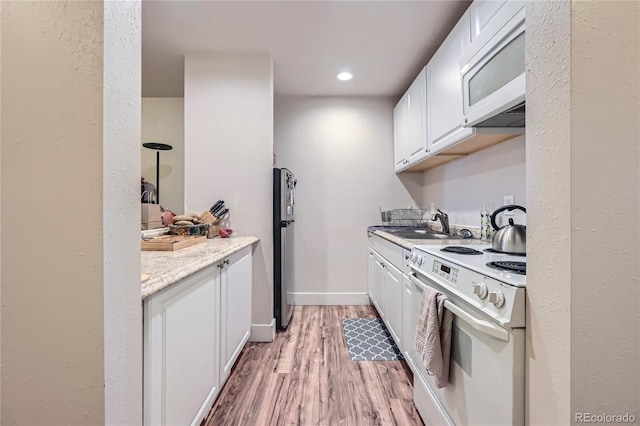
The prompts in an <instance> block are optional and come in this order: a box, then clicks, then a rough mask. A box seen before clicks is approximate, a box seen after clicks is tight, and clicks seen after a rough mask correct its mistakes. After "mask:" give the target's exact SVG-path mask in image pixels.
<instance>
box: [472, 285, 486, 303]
mask: <svg viewBox="0 0 640 426" xmlns="http://www.w3.org/2000/svg"><path fill="white" fill-rule="evenodd" d="M473 294H477V295H478V297H479V298H480V299H484V298H485V297H487V294H488V291H487V285H486V284H485V283H483V282H479V283H477V282H474V283H473Z"/></svg>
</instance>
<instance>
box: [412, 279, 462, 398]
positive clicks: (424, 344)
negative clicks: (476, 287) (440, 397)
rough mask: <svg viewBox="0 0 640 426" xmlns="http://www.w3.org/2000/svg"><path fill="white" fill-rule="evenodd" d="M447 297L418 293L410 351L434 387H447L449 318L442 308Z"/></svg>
mask: <svg viewBox="0 0 640 426" xmlns="http://www.w3.org/2000/svg"><path fill="white" fill-rule="evenodd" d="M445 300H447V296H446V295H444V294H443V293H440V292H439V291H437V290H434V289H432V288H431V287H427V288H425V289H424V292H423V293H422V301H421V303H420V310H419V311H418V324H417V325H416V336H415V341H414V347H415V349H416V351H418V353H419V354H420V357H421V361H422V365H424V367H425V368H426V369H427V371H428V372H430V373H431V374H432V375H434V376H435V379H436V380H435V381H436V386H438V387H439V388H443V387H445V386H447V384H448V383H449V360H450V358H451V325H452V322H453V314H452V313H451V312H450V311H449V310H448V309H445V307H444V302H445Z"/></svg>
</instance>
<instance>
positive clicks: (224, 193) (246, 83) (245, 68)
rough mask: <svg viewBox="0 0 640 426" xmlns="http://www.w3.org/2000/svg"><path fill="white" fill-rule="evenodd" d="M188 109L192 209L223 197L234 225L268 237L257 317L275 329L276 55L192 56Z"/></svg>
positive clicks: (260, 259) (263, 244) (258, 267)
mask: <svg viewBox="0 0 640 426" xmlns="http://www.w3.org/2000/svg"><path fill="white" fill-rule="evenodd" d="M184 111H185V123H184V124H185V208H186V210H187V211H189V212H196V213H201V212H203V211H205V210H206V209H208V208H209V207H210V206H211V205H212V204H213V203H214V202H215V201H216V200H217V199H218V198H221V199H223V200H224V201H225V203H226V205H227V206H228V207H229V208H230V209H231V217H230V227H231V228H233V229H236V231H240V232H241V233H242V234H251V235H256V236H257V237H259V238H260V243H258V245H257V247H256V248H255V250H254V256H253V309H252V313H253V316H252V322H253V324H254V325H258V326H257V327H259V325H264V327H265V328H269V327H271V324H272V322H273V240H272V238H273V236H272V235H273V234H272V224H271V220H272V152H273V65H272V61H271V57H270V56H269V55H268V54H259V53H256V54H246V55H242V54H209V55H186V57H185V91H184ZM161 196H162V194H161ZM267 334H268V333H267Z"/></svg>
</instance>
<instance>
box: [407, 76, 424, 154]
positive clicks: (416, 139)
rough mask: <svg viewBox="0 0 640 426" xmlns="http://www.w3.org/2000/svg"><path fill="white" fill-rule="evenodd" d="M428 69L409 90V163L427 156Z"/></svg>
mask: <svg viewBox="0 0 640 426" xmlns="http://www.w3.org/2000/svg"><path fill="white" fill-rule="evenodd" d="M426 90H427V69H426V67H425V68H423V69H422V71H420V74H418V76H417V77H416V79H415V80H414V81H413V83H412V84H411V86H410V87H409V90H408V91H407V95H408V97H407V111H408V113H407V115H408V118H407V128H408V136H407V148H406V150H407V151H406V152H407V156H408V159H409V164H413V163H415V162H417V161H418V160H422V159H423V158H425V157H426V156H427V152H426V149H427V137H426V131H427V124H426V122H427V105H426V104H427V98H426V95H427V93H426Z"/></svg>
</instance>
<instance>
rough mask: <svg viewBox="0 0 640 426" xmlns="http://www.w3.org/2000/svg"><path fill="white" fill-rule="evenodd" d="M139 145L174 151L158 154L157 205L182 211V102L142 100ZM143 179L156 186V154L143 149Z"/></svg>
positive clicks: (182, 100) (156, 99)
mask: <svg viewBox="0 0 640 426" xmlns="http://www.w3.org/2000/svg"><path fill="white" fill-rule="evenodd" d="M142 142H143V143H144V142H161V143H166V144H169V145H171V146H172V147H173V149H172V150H170V151H160V204H161V205H162V206H163V207H164V208H166V209H169V210H171V211H173V212H174V213H186V212H185V211H184V98H142ZM140 149H141V151H142V163H141V164H142V168H141V170H142V176H144V177H145V179H146V180H147V182H151V183H153V184H154V185H155V183H156V151H155V150H152V149H147V148H144V147H142V144H140Z"/></svg>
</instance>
